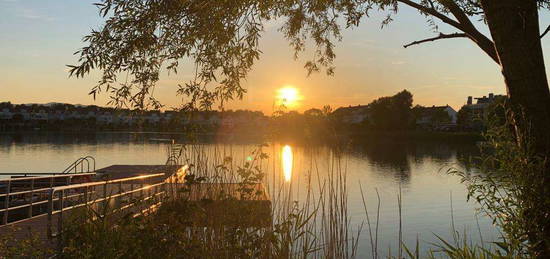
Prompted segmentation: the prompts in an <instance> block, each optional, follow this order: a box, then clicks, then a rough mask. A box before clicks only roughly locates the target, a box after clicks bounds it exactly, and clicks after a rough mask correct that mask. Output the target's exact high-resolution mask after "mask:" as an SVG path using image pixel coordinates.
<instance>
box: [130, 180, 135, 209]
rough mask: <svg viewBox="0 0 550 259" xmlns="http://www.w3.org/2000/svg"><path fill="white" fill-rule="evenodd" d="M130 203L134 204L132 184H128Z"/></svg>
mask: <svg viewBox="0 0 550 259" xmlns="http://www.w3.org/2000/svg"><path fill="white" fill-rule="evenodd" d="M130 203H131V204H133V203H134V182H133V181H132V183H131V184H130Z"/></svg>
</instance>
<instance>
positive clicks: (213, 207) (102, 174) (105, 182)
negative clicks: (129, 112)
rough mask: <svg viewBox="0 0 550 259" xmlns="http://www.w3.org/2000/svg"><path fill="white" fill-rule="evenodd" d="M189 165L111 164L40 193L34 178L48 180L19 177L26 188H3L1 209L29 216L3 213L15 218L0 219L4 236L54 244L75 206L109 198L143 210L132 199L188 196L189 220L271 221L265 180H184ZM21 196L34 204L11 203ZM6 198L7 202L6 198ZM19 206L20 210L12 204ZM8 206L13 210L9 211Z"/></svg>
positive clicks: (199, 222) (203, 222) (235, 223)
mask: <svg viewBox="0 0 550 259" xmlns="http://www.w3.org/2000/svg"><path fill="white" fill-rule="evenodd" d="M187 170H188V167H187V166H176V165H112V166H108V167H105V168H102V169H99V170H96V171H95V172H94V174H92V176H91V177H89V181H82V179H80V178H75V181H72V180H73V179H72V178H67V179H69V180H67V179H65V180H64V181H65V182H64V183H65V184H63V185H52V186H50V187H47V186H43V184H41V185H40V187H41V188H40V192H37V191H36V190H35V191H32V190H30V189H29V188H32V187H34V182H37V183H39V182H40V183H42V182H44V180H43V179H41V180H38V178H37V180H32V184H31V183H30V182H27V183H25V182H24V181H23V184H21V181H19V184H20V186H23V187H21V188H19V189H18V190H17V192H16V193H15V192H13V189H11V188H10V187H6V188H5V190H4V193H2V192H1V191H0V198H4V200H3V201H0V203H3V204H6V205H2V204H0V212H1V213H7V212H9V213H14V214H15V211H18V212H19V213H22V214H23V215H28V216H27V217H26V218H23V219H21V218H14V219H12V218H11V216H9V215H6V214H0V218H5V219H10V220H9V221H7V224H3V225H2V224H0V235H5V234H7V233H12V234H13V237H14V238H15V239H24V238H28V237H29V236H30V235H38V237H39V238H40V239H41V240H43V241H44V242H45V243H52V235H55V232H56V231H60V230H61V229H62V227H61V225H62V222H63V220H64V217H65V218H67V217H69V216H70V213H71V212H72V211H73V209H75V208H78V207H84V206H96V205H101V204H105V203H106V202H108V203H109V204H112V205H114V206H115V207H116V208H117V209H120V210H123V209H124V210H127V209H129V210H130V211H132V210H135V211H138V212H139V211H143V210H142V209H143V208H141V207H134V206H133V205H132V203H136V202H135V200H149V201H158V203H154V202H153V203H147V204H156V205H155V206H158V204H159V203H160V201H162V200H163V199H165V198H167V197H168V198H172V199H174V198H177V199H185V200H186V201H188V202H190V203H191V204H193V205H194V206H196V208H197V209H196V210H194V211H193V212H192V213H191V216H190V217H191V218H190V219H189V220H190V221H192V222H194V223H196V224H195V225H196V226H213V225H220V224H221V225H232V226H254V227H270V226H271V224H272V219H271V200H270V199H269V196H268V194H267V192H266V190H265V188H264V186H263V185H262V184H248V185H242V184H239V183H193V184H188V183H185V175H186V173H187ZM87 179H88V178H86V179H84V180H87ZM2 181H15V178H14V179H6V180H0V184H2ZM46 182H47V181H46ZM50 182H52V181H50ZM11 184H12V183H10V184H7V185H6V184H4V185H5V186H10V185H11ZM25 188H27V189H25ZM10 191H11V192H12V194H10ZM6 193H7V194H6ZM2 195H3V197H2ZM6 195H7V196H6ZM25 195H26V196H25ZM6 197H7V198H6ZM25 197H30V199H27V198H25ZM36 197H40V198H39V199H36ZM16 198H17V199H21V198H23V200H28V201H29V202H31V204H30V206H26V207H25V206H24V205H21V204H17V206H12V205H13V204H10V202H13V201H14V200H15V199H16ZM5 199H8V201H7V202H5ZM37 204H40V206H42V207H43V208H42V209H41V210H40V213H37V211H38V210H37ZM10 206H11V207H12V208H10ZM140 206H141V205H140ZM147 206H153V205H147ZM15 207H16V208H17V210H15V209H13V208H15ZM6 208H9V211H7V212H6ZM33 209H34V210H35V211H34V212H33ZM2 210H4V211H2ZM27 210H30V213H27ZM14 229H17V231H14ZM52 233H54V234H52Z"/></svg>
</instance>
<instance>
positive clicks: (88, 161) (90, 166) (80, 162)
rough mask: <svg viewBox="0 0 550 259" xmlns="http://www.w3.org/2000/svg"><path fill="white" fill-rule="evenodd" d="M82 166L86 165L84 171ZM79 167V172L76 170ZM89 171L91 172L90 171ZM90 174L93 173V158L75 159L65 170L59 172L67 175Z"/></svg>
mask: <svg viewBox="0 0 550 259" xmlns="http://www.w3.org/2000/svg"><path fill="white" fill-rule="evenodd" d="M84 164H86V170H84ZM79 167H80V171H79V170H78V168H79ZM90 169H91V170H90ZM71 172H72V173H90V172H95V158H94V157H93V156H85V157H81V158H79V159H77V160H76V161H74V162H73V163H72V164H71V165H69V166H68V167H67V168H65V170H63V171H61V173H62V174H68V173H71Z"/></svg>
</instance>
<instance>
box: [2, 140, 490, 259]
mask: <svg viewBox="0 0 550 259" xmlns="http://www.w3.org/2000/svg"><path fill="white" fill-rule="evenodd" d="M171 137H174V136H173V135H172V136H168V135H164V134H160V133H155V134H137V133H136V134H132V133H98V134H85V135H82V134H62V133H59V134H55V133H47V134H46V133H31V134H0V173H22V172H31V173H32V172H59V171H61V170H63V169H64V168H65V167H66V166H67V165H69V164H70V163H71V162H73V161H74V160H76V159H77V158H79V157H81V156H84V155H91V156H93V157H95V159H96V161H97V168H102V167H105V166H109V165H112V164H163V163H164V162H165V160H166V156H167V152H166V144H162V143H155V142H153V141H150V139H151V138H171ZM176 137H181V136H176ZM199 146H200V148H201V149H202V150H205V151H206V152H210V153H212V154H214V153H215V154H218V155H221V156H229V155H230V156H232V157H233V158H234V160H235V161H245V160H246V158H247V157H248V156H249V154H250V152H251V151H253V150H254V149H255V148H256V145H254V144H253V143H235V142H233V143H232V144H228V143H221V142H218V143H205V144H201V145H199ZM189 149H191V148H190V147H189ZM476 150H477V148H476V146H475V143H454V144H449V143H447V144H445V143H441V142H420V143H419V142H413V141H403V140H400V141H398V140H389V139H386V140H377V141H364V142H363V143H360V144H359V143H358V144H354V145H349V147H348V148H346V149H345V151H343V152H335V151H334V150H333V149H331V148H329V147H322V146H315V147H313V146H307V145H299V144H293V143H273V144H270V145H269V146H268V147H265V148H264V149H263V151H264V152H266V153H267V154H268V156H269V159H268V160H267V161H265V162H264V163H262V166H263V169H264V170H266V172H267V178H268V179H269V181H271V184H270V192H272V194H273V192H274V191H273V188H290V189H291V190H292V196H293V199H296V200H301V199H303V198H304V197H305V189H307V188H306V186H307V184H308V179H309V176H311V179H312V180H311V183H312V185H314V186H317V187H313V189H314V190H315V189H316V190H318V189H319V188H318V186H319V185H322V184H320V183H322V182H323V179H326V178H327V177H328V174H331V172H332V173H334V172H336V171H338V170H341V171H342V172H345V174H346V175H347V185H346V186H347V192H348V215H349V216H350V217H351V228H353V229H356V228H357V227H358V226H359V225H360V224H361V223H362V222H364V221H365V219H366V217H365V211H364V208H363V203H362V199H361V192H360V189H359V184H361V186H362V188H363V191H364V194H365V199H366V202H367V208H368V210H369V212H370V215H371V220H372V221H374V220H373V219H375V215H376V210H377V204H378V199H377V195H376V190H378V193H379V195H380V200H381V201H380V221H379V223H380V230H379V250H380V251H381V252H382V253H383V254H384V253H387V251H388V248H391V249H392V250H393V251H394V252H395V251H396V247H397V245H398V233H399V232H398V230H399V228H398V226H399V216H398V215H399V214H398V205H397V195H398V193H399V191H400V190H401V193H402V197H403V198H402V223H403V236H404V241H405V242H406V243H407V244H409V246H410V247H414V245H415V242H416V239H417V238H418V239H419V240H420V242H421V246H424V247H425V248H428V247H429V243H430V242H435V241H436V238H435V236H434V233H435V234H437V235H440V236H442V237H443V238H446V239H451V237H452V234H451V225H452V223H453V222H454V226H455V228H456V229H457V230H458V231H459V232H460V233H461V234H462V233H463V232H464V231H466V232H467V233H469V237H470V239H471V241H473V242H480V239H481V237H480V234H479V232H481V235H482V238H483V240H484V241H485V242H488V241H494V240H496V237H497V232H496V230H495V228H494V227H493V226H492V225H491V222H490V220H489V219H487V218H485V217H483V216H481V215H479V216H476V207H477V204H475V203H473V202H467V201H466V188H465V186H464V184H462V183H460V179H459V178H458V177H456V176H453V175H449V174H447V173H446V170H448V169H449V168H459V169H460V168H462V165H461V164H460V162H459V158H465V157H468V156H470V155H475V154H476ZM0 177H1V176H0ZM275 182H277V184H275ZM273 186H279V187H273ZM281 186H282V187H281ZM451 204H452V206H451ZM451 207H452V209H451ZM451 219H454V221H452V220H451ZM360 244H361V245H360V247H359V250H360V253H359V254H360V255H361V257H367V256H368V255H370V250H369V249H370V241H369V238H368V230H367V229H366V227H364V228H363V231H362V234H361V236H360Z"/></svg>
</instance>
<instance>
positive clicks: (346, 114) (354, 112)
mask: <svg viewBox="0 0 550 259" xmlns="http://www.w3.org/2000/svg"><path fill="white" fill-rule="evenodd" d="M332 115H333V116H334V117H335V118H336V120H337V121H339V122H340V123H343V124H360V123H362V122H364V121H366V120H367V119H368V117H369V106H368V105H357V106H348V107H340V108H338V109H336V110H335V111H334V112H332Z"/></svg>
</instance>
